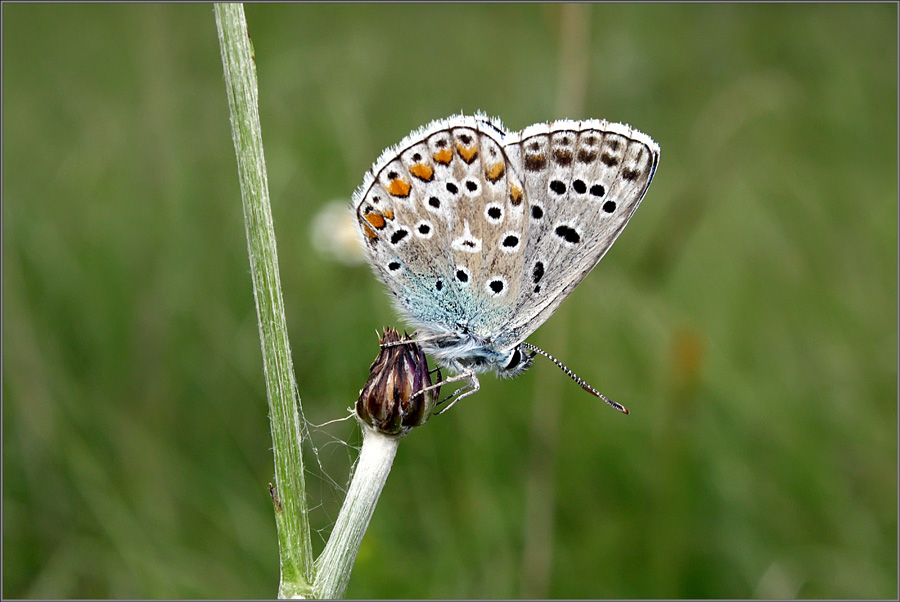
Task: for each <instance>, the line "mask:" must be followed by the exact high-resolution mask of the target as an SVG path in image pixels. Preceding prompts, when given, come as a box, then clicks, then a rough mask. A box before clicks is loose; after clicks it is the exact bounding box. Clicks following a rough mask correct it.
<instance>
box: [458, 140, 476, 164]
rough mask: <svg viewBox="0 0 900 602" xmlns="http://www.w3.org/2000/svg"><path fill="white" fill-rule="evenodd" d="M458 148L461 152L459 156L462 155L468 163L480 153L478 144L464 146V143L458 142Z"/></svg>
mask: <svg viewBox="0 0 900 602" xmlns="http://www.w3.org/2000/svg"><path fill="white" fill-rule="evenodd" d="M456 150H457V152H459V156H460V157H462V159H463V161H465V162H466V163H471V162H472V161H473V160H474V159H475V157H476V156H477V155H478V147H477V146H463V145H462V144H460V143H459V142H457V143H456Z"/></svg>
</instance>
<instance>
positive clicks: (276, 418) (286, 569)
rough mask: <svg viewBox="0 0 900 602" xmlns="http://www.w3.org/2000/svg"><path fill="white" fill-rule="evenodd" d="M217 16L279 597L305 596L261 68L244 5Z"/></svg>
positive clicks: (308, 564) (300, 488) (305, 548)
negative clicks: (261, 380) (263, 417)
mask: <svg viewBox="0 0 900 602" xmlns="http://www.w3.org/2000/svg"><path fill="white" fill-rule="evenodd" d="M215 14H216V25H217V27H218V31H219V45H220V47H221V51H222V64H223V67H224V70H225V84H226V87H227V89H228V105H229V109H230V114H231V131H232V137H233V139H234V149H235V153H236V154H237V162H238V175H239V178H240V184H241V197H242V198H243V206H244V223H245V225H246V231H247V246H248V249H249V253H250V271H251V275H252V278H253V296H254V299H255V300H256V312H257V318H258V320H259V338H260V342H261V345H262V355H263V369H264V371H265V380H266V394H267V396H268V400H269V420H270V426H271V429H272V447H273V450H274V455H275V486H274V492H273V498H274V499H275V522H276V525H277V529H278V544H279V545H278V548H279V556H280V561H281V582H280V585H279V588H278V595H279V597H281V598H305V597H309V595H310V594H311V584H312V581H313V578H314V574H313V561H312V546H311V543H310V529H309V516H308V510H307V503H306V486H305V482H304V472H303V457H302V454H301V441H302V440H301V429H300V416H299V413H298V407H299V403H300V399H299V396H298V395H297V386H296V382H295V380H294V371H293V367H292V364H291V349H290V344H289V341H288V334H287V323H286V320H285V316H284V302H283V300H282V298H281V278H280V277H279V273H278V254H277V252H276V249H275V229H274V226H273V224H272V211H271V207H270V204H269V188H268V182H267V178H266V164H265V157H264V156H263V147H262V133H261V129H260V123H259V112H258V107H257V83H256V66H255V65H254V63H253V58H252V50H251V47H250V39H249V37H248V33H247V23H246V20H245V19H244V8H243V5H241V4H216V5H215Z"/></svg>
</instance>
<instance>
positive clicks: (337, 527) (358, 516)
mask: <svg viewBox="0 0 900 602" xmlns="http://www.w3.org/2000/svg"><path fill="white" fill-rule="evenodd" d="M361 426H362V431H363V444H362V449H360V451H359V460H358V462H357V464H356V470H355V471H354V472H353V479H352V480H351V481H350V488H349V489H348V490H347V497H346V498H344V504H343V506H341V512H340V514H339V515H338V518H337V522H336V523H335V524H334V529H332V531H331V537H329V538H328V543H327V544H325V549H324V550H323V551H322V554H321V555H320V556H319V558H318V559H317V560H316V582H315V587H314V588H313V595H314V597H316V598H321V599H334V598H341V597H343V595H344V592H345V591H346V590H347V583H348V582H349V581H350V573H351V571H352V570H353V563H354V561H355V560H356V554H357V552H358V551H359V546H360V543H362V539H363V535H365V533H366V529H367V528H368V526H369V520H370V519H371V518H372V514H373V513H374V512H375V505H376V504H377V503H378V497H379V496H380V495H381V490H382V489H383V488H384V483H385V481H387V477H388V474H390V472H391V465H392V464H393V462H394V456H396V455H397V446H398V445H399V444H400V439H401V437H396V436H389V435H384V434H382V433H379V432H378V431H375V430H374V429H372V428H371V427H369V426H366V425H365V424H361Z"/></svg>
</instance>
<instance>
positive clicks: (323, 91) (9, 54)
mask: <svg viewBox="0 0 900 602" xmlns="http://www.w3.org/2000/svg"><path fill="white" fill-rule="evenodd" d="M247 18H248V23H249V28H250V34H251V37H252V39H253V43H254V47H255V53H256V62H257V66H258V75H259V80H260V103H261V108H260V110H261V118H262V126H263V134H264V139H265V144H266V155H267V161H268V166H269V184H270V190H271V194H272V199H273V211H274V216H275V225H276V231H277V234H278V236H279V239H278V242H279V249H278V250H279V252H280V257H279V259H280V264H281V268H282V282H283V287H284V296H285V301H286V305H287V316H288V323H289V326H290V329H291V342H292V345H293V351H294V361H295V369H296V373H297V380H298V385H299V390H300V393H301V396H302V399H303V408H304V411H305V413H306V417H307V419H308V420H309V421H310V422H311V423H316V424H319V423H324V422H326V421H329V420H334V419H336V418H341V417H344V416H346V415H347V408H348V407H349V406H350V405H351V404H352V403H353V401H354V400H355V397H356V395H357V393H358V391H359V389H360V387H361V386H362V384H363V382H364V380H365V378H366V376H367V373H368V372H367V370H368V366H369V363H370V362H371V360H372V359H373V358H374V356H375V355H376V353H377V346H376V338H375V334H374V331H375V329H376V328H379V327H381V326H383V325H387V324H394V325H398V326H402V325H403V323H402V322H401V321H400V320H399V318H398V317H397V316H396V315H395V313H394V311H393V310H392V308H391V305H390V303H389V300H388V297H387V295H386V294H385V293H384V291H383V288H382V286H381V285H380V284H379V283H378V281H377V280H376V279H375V277H374V276H373V275H372V274H371V273H370V271H369V269H368V267H367V266H365V265H364V264H358V263H348V262H347V261H346V260H345V261H340V260H338V259H337V258H336V257H337V256H336V255H334V254H332V253H328V252H325V251H322V250H319V249H320V247H319V246H317V245H316V244H314V240H318V239H324V240H325V242H326V243H327V242H338V241H339V240H340V235H339V234H338V232H339V230H338V229H336V228H337V227H336V226H328V225H327V222H326V221H319V220H320V216H321V212H322V211H323V210H324V209H325V208H326V207H328V206H329V205H328V203H329V202H331V201H337V202H338V203H340V204H341V205H343V204H345V203H348V202H349V195H350V194H351V192H352V191H353V190H354V188H356V186H358V185H359V183H360V182H361V181H362V175H363V173H364V171H365V170H366V169H367V168H368V167H369V165H370V164H371V162H372V161H373V160H374V159H375V158H376V157H377V156H378V154H379V153H380V152H381V150H382V149H383V148H385V147H386V146H389V145H391V144H393V143H395V142H397V141H399V140H400V138H401V137H403V136H404V135H406V134H407V133H408V132H409V131H410V130H412V129H414V128H416V127H418V126H419V125H422V124H424V123H426V122H428V121H430V120H432V119H435V118H440V117H445V116H447V115H450V114H453V113H458V112H459V111H461V110H462V111H464V112H466V113H471V112H473V111H475V110H478V109H481V110H483V111H485V112H487V113H488V114H490V115H497V116H500V117H501V118H502V119H503V120H504V122H505V123H506V125H507V126H508V127H509V128H510V129H512V130H517V129H520V128H522V127H525V126H527V125H529V124H531V123H534V122H539V121H546V120H551V119H556V118H560V117H571V118H575V119H578V118H586V117H597V118H607V119H610V120H615V121H624V122H627V123H630V124H631V125H633V126H635V127H636V128H638V129H640V130H642V131H644V132H646V133H648V134H650V135H651V136H652V137H653V138H655V139H656V140H657V141H658V142H659V144H660V146H661V148H662V161H661V163H660V168H659V170H658V171H657V175H656V178H655V180H654V183H653V185H652V186H651V188H650V191H649V193H648V195H647V198H646V199H645V201H644V204H643V206H642V208H641V209H640V210H639V211H638V212H637V214H636V216H635V218H634V219H633V221H632V223H631V224H630V225H629V227H628V228H627V229H626V231H625V232H624V234H623V235H622V236H621V238H620V239H619V242H618V244H617V245H615V247H614V248H613V249H612V250H611V252H610V253H609V254H608V255H607V257H606V259H604V261H603V262H602V263H601V265H600V266H599V267H598V268H597V269H596V270H595V271H594V272H593V273H592V274H591V275H590V276H589V277H588V278H587V279H586V280H585V281H584V282H583V283H582V284H581V286H579V287H578V289H577V290H576V291H575V292H574V293H573V294H572V295H571V297H570V298H569V299H568V300H567V301H566V302H565V303H564V304H563V306H562V308H561V309H560V311H559V312H557V314H556V315H554V316H553V317H552V318H551V319H550V320H549V321H548V322H547V323H546V324H545V325H544V326H543V327H542V328H541V329H540V330H539V331H538V332H537V333H536V334H535V336H533V337H532V339H531V340H532V342H534V343H536V344H538V345H541V346H543V347H544V348H546V349H547V351H549V352H550V353H552V354H554V355H556V356H558V357H560V358H562V359H563V360H564V361H565V362H567V363H568V364H569V365H570V366H571V367H572V368H573V369H574V370H575V371H577V372H578V373H579V374H581V375H582V376H583V377H584V378H585V379H586V380H588V381H589V382H591V383H593V384H594V385H595V386H596V387H598V388H599V389H600V390H602V391H603V392H605V393H606V394H608V395H609V396H611V397H612V398H614V399H616V400H618V401H620V402H622V403H624V404H625V405H626V406H628V408H629V409H630V410H631V412H632V415H631V416H627V417H626V416H623V415H620V414H618V413H617V412H614V411H612V410H611V409H610V408H608V407H606V406H605V405H604V404H602V403H599V402H598V401H597V400H596V399H594V398H591V397H590V396H588V395H585V394H584V392H582V391H581V390H580V389H579V388H578V387H577V386H575V385H573V383H571V382H570V381H569V380H568V379H567V378H566V377H565V375H563V374H562V373H561V372H559V371H558V370H556V369H555V368H554V367H553V366H552V365H550V364H549V363H548V362H543V363H542V362H540V361H539V362H538V365H537V366H536V367H535V368H534V369H533V370H531V371H530V372H529V373H527V374H526V375H524V376H522V377H521V378H519V379H517V380H514V381H503V382H501V381H497V380H495V379H494V378H492V377H490V376H486V377H485V378H482V383H483V389H482V391H481V392H480V393H479V394H478V395H477V396H475V397H472V398H469V399H467V400H465V402H463V403H461V404H460V405H458V406H456V407H455V408H454V409H453V411H451V412H449V413H448V414H446V415H444V416H441V417H438V418H437V419H434V420H433V421H432V422H430V423H429V424H428V425H427V426H426V427H425V428H422V429H419V430H418V431H417V432H414V433H413V434H412V435H410V436H409V437H408V438H407V439H406V440H405V441H404V442H403V444H402V445H401V447H400V452H399V455H398V458H397V461H396V463H395V466H394V470H393V472H392V474H391V476H390V479H389V480H388V483H387V486H386V488H385V491H384V494H383V497H382V499H381V502H380V504H379V506H378V508H377V510H376V513H375V516H374V519H373V521H372V524H371V526H370V529H369V531H368V533H367V535H366V537H365V540H364V541H363V545H362V549H361V550H360V555H359V558H358V562H357V565H356V568H355V571H354V574H353V578H352V580H351V584H350V588H349V590H348V592H347V593H348V596H349V597H445V598H446V597H449V598H454V597H462V598H468V597H482V598H496V597H512V598H516V597H574V598H578V597H589V598H590V597H599V598H610V597H611V598H632V597H641V598H646V597H649V598H656V597H658V598H678V597H691V598H705V597H736V598H745V597H751V598H791V597H802V598H822V597H825V598H879V597H884V598H895V597H896V596H897V593H898V592H897V359H898V358H897V314H896V310H897V255H896V253H897V194H898V191H897V125H898V124H897V113H896V111H897V68H898V64H897V6H896V5H895V4H870V5H823V4H814V5H810V4H806V5H793V6H788V5H754V6H748V5H724V6H722V5H720V6H700V5H611V6H602V5H595V6H587V5H582V6H564V5H543V6H542V5H518V6H506V5H456V6H412V5H387V6H385V5H381V6H372V5H365V6H360V5H356V6H340V5H328V6H320V5H275V6H257V5H253V6H248V7H247ZM323 224H325V225H323ZM316 232H317V234H315V233H316ZM317 237H318V238H317ZM344 250H345V252H346V251H347V249H344ZM351 257H352V256H351ZM313 430H314V432H315V433H316V436H317V437H318V439H319V440H320V443H319V445H320V454H319V457H320V458H321V462H322V465H323V468H322V469H320V468H319V467H318V466H316V465H315V464H314V463H312V462H311V463H310V471H309V472H310V474H309V475H308V481H309V483H310V494H311V497H312V503H313V504H314V505H315V506H316V507H317V508H316V511H315V513H314V516H313V520H314V521H315V524H314V526H315V527H316V529H317V531H318V532H320V533H323V534H327V531H328V529H329V528H330V526H331V524H332V521H333V520H334V517H335V516H336V514H337V509H338V507H339V501H340V498H341V494H340V491H339V490H338V489H337V488H336V487H334V486H332V485H331V484H330V483H329V479H332V480H334V481H336V482H337V483H338V484H341V485H343V484H345V483H346V479H347V473H348V470H349V467H350V463H351V461H352V459H353V458H354V457H355V450H354V449H353V447H352V446H353V445H358V443H359V437H358V433H357V429H356V427H355V425H354V424H353V423H352V422H350V421H344V422H340V423H338V424H336V425H333V426H332V427H329V428H328V429H313ZM341 440H343V441H346V442H347V443H348V444H349V446H348V445H346V444H343V443H341V442H340V441H341ZM270 447H271V439H270V436H269V432H268V418H267V406H266V400H265V389H264V384H263V377H262V371H261V357H260V350H259V340H258V334H257V325H256V316H255V310H254V306H253V298H252V290H251V282H250V276H249V267H248V259H247V253H246V242H245V237H244V227H243V222H242V216H241V204H240V196H239V188H238V181H237V175H236V165H235V158H234V150H233V145H232V142H231V137H230V128H229V122H228V113H227V103H226V95H225V87H224V84H223V81H222V68H221V60H220V57H219V51H218V43H217V38H216V28H215V23H214V18H213V10H212V7H211V6H210V5H191V6H177V5H163V6H158V5H118V6H98V5H93V6H79V5H36V6H31V5H23V4H20V5H10V4H4V5H3V592H2V593H3V596H4V597H79V598H86V597H101V598H102V597H187V598H192V597H260V598H268V597H272V596H274V595H275V592H276V588H277V581H278V557H277V548H276V539H275V526H274V519H273V515H272V509H271V502H270V500H269V498H268V491H267V484H268V483H269V481H271V480H272V475H273V468H272V458H271V450H270ZM311 458H312V457H311ZM315 543H316V546H317V549H320V548H321V545H322V539H321V537H320V536H318V535H316V536H315Z"/></svg>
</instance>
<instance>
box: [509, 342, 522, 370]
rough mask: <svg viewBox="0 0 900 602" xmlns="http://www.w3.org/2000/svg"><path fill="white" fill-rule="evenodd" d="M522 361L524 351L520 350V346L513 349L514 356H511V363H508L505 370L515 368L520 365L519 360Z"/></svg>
mask: <svg viewBox="0 0 900 602" xmlns="http://www.w3.org/2000/svg"><path fill="white" fill-rule="evenodd" d="M521 361H522V352H521V351H519V348H518V347H516V348H515V350H514V351H513V354H512V357H511V358H509V363H508V364H506V368H505V370H512V369H513V368H515V367H516V366H518V365H519V362H521Z"/></svg>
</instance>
